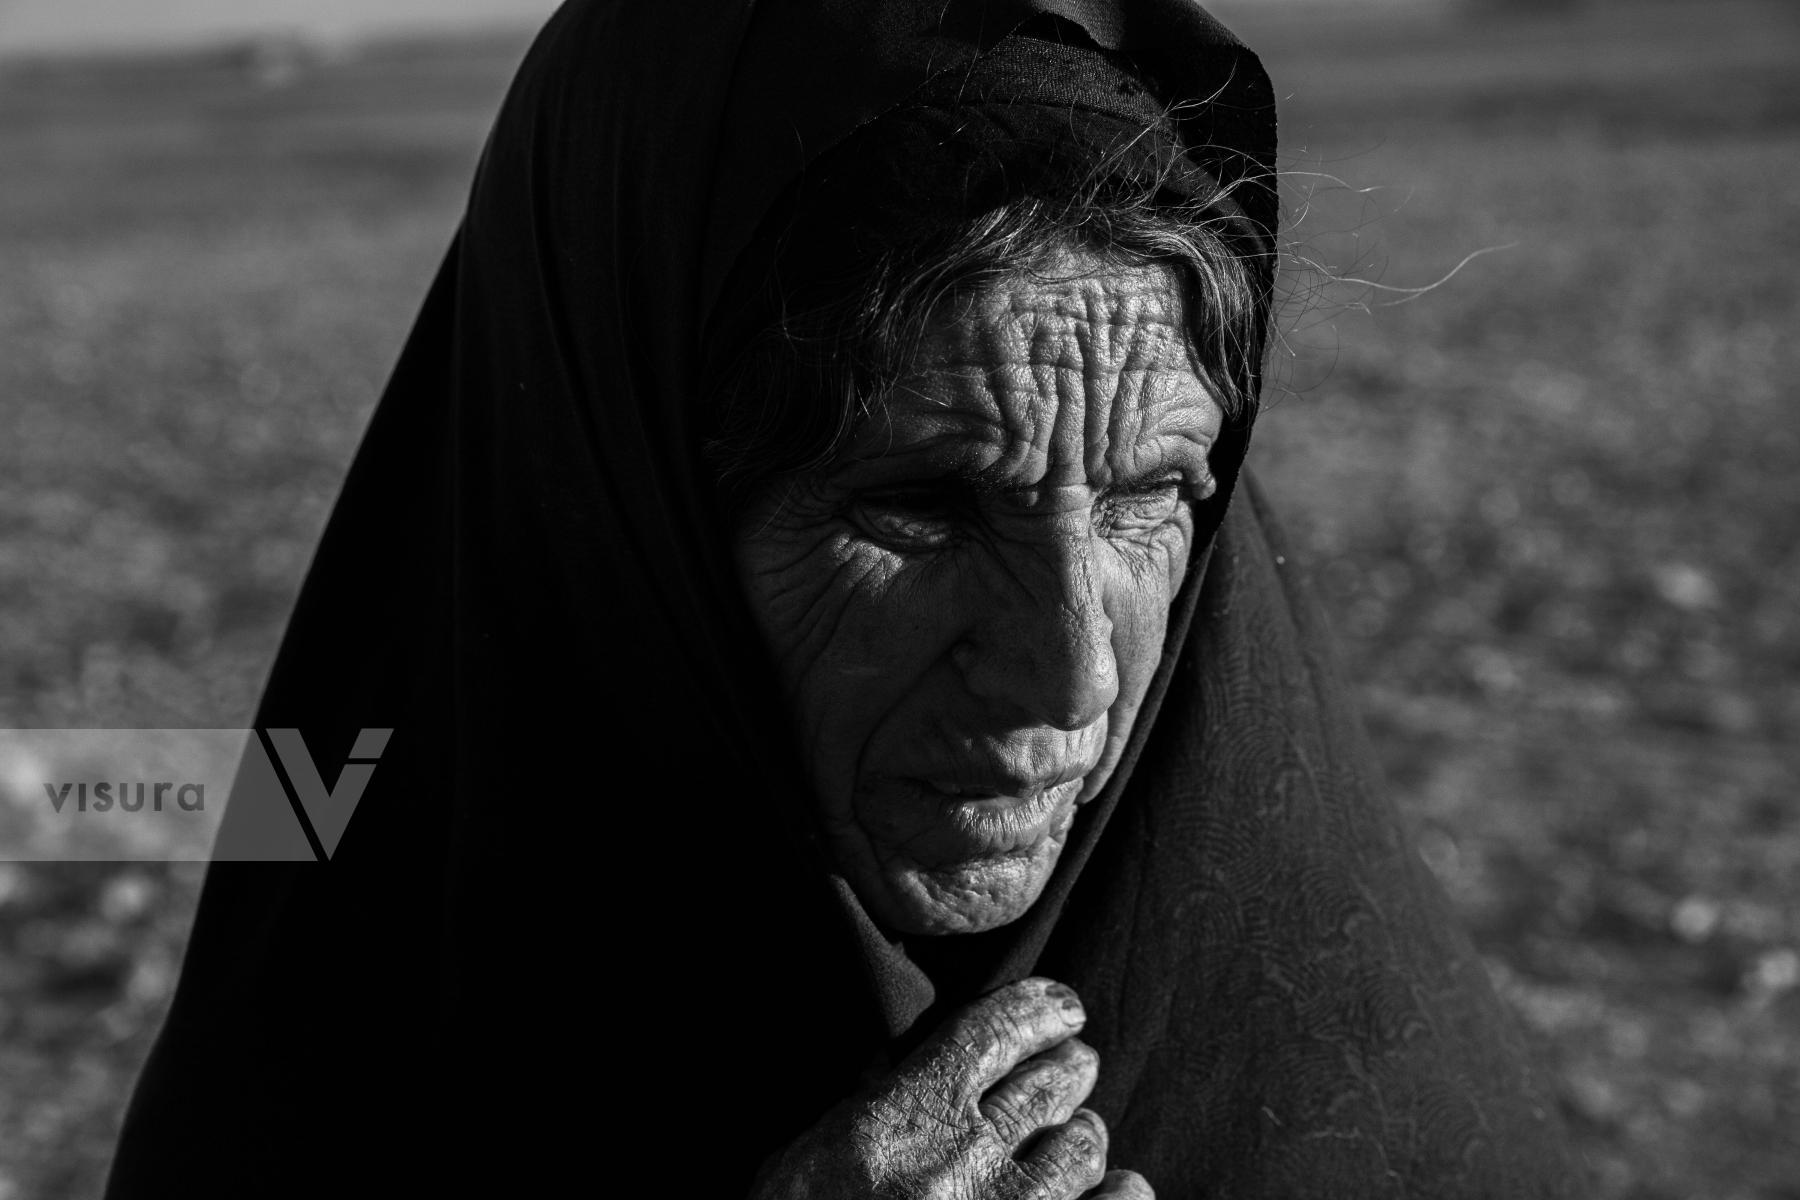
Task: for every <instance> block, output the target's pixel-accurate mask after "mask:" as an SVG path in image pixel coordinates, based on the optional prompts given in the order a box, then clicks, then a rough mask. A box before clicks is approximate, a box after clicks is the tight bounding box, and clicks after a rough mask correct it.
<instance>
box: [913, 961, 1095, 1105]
mask: <svg viewBox="0 0 1800 1200" xmlns="http://www.w3.org/2000/svg"><path fill="white" fill-rule="evenodd" d="M1086 1020H1087V1014H1086V1013H1085V1012H1083V1011H1082V1008H1081V1001H1080V1000H1079V999H1077V998H1076V995H1075V993H1074V991H1073V990H1072V989H1070V988H1068V987H1065V986H1063V985H1062V984H1060V983H1056V982H1054V981H1053V980H1049V979H1022V980H1020V981H1019V982H1018V983H1011V984H1008V985H1007V986H1005V987H1003V988H1000V989H998V990H996V991H993V992H990V993H989V994H988V995H986V996H983V997H982V998H981V999H979V1000H977V1001H976V1002H975V1003H973V1004H971V1005H969V1006H968V1007H967V1008H965V1009H963V1010H962V1011H961V1012H959V1013H957V1014H956V1015H955V1016H953V1017H951V1018H950V1019H949V1020H948V1021H946V1022H944V1024H943V1025H942V1026H940V1027H939V1028H938V1030H937V1031H936V1032H935V1033H933V1034H932V1036H931V1037H930V1038H929V1039H927V1040H926V1042H925V1044H924V1045H922V1046H920V1047H919V1048H918V1049H917V1050H915V1051H913V1053H912V1054H911V1055H910V1056H909V1057H908V1058H907V1060H906V1061H905V1062H904V1063H902V1064H901V1065H900V1068H899V1070H898V1071H897V1072H896V1074H897V1075H899V1076H900V1077H901V1078H902V1079H903V1080H905V1081H906V1082H908V1083H910V1084H911V1085H912V1086H913V1087H915V1088H919V1089H922V1090H923V1092H924V1093H925V1096H924V1097H921V1098H922V1099H926V1098H929V1099H938V1098H942V1099H947V1100H949V1101H951V1102H952V1103H954V1104H956V1105H958V1106H961V1105H969V1106H973V1105H974V1104H975V1103H976V1102H977V1101H978V1100H979V1099H980V1098H981V1096H982V1093H984V1092H986V1091H987V1090H988V1089H989V1088H990V1087H992V1086H993V1085H994V1084H995V1083H996V1082H998V1081H999V1080H1001V1079H1002V1078H1004V1077H1005V1076H1006V1075H1007V1073H1008V1072H1010V1071H1011V1070H1012V1069H1013V1068H1014V1067H1016V1066H1018V1065H1019V1064H1020V1063H1021V1062H1023V1061H1025V1060H1026V1059H1028V1058H1030V1057H1032V1056H1033V1055H1036V1054H1041V1053H1043V1052H1044V1051H1045V1050H1048V1049H1049V1048H1050V1047H1052V1046H1054V1045H1056V1044H1057V1043H1059V1042H1063V1041H1066V1040H1068V1039H1069V1038H1070V1037H1071V1036H1073V1035H1074V1034H1075V1032H1076V1031H1077V1030H1079V1029H1080V1028H1081V1026H1082V1025H1083V1024H1084V1023H1085V1022H1086Z"/></svg>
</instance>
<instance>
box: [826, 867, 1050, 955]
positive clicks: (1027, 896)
mask: <svg viewBox="0 0 1800 1200" xmlns="http://www.w3.org/2000/svg"><path fill="white" fill-rule="evenodd" d="M1060 850H1061V846H1060V845H1054V846H1043V847H1040V848H1039V851H1040V852H1039V853H1035V854H1008V855H999V856H996V857H993V858H977V859H970V860H968V861H966V862H960V863H954V864H951V865H949V866H944V867H932V868H926V867H923V866H920V865H918V864H916V863H906V862H902V863H890V864H889V865H888V867H887V869H886V870H884V871H883V872H882V876H881V879H880V880H879V882H878V883H877V886H876V887H874V888H871V889H868V890H867V891H868V893H873V894H867V893H865V894H864V895H863V902H864V903H865V904H867V905H869V907H870V908H871V910H873V914H874V916H875V917H876V918H877V919H878V920H880V921H881V922H882V923H883V924H884V925H886V926H888V927H889V928H890V929H892V930H894V931H895V932H898V933H904V934H956V933H981V932H983V931H985V930H989V929H998V928H999V927H1000V926H1002V925H1007V924H1010V923H1012V922H1013V921H1016V920H1018V919H1019V918H1020V917H1022V916H1024V915H1025V913H1026V911H1027V910H1029V909H1030V908H1031V906H1032V905H1033V904H1035V903H1036V902H1037V898H1038V896H1039V895H1041V894H1042V893H1043V890H1044V885H1045V884H1046V883H1048V882H1049V881H1050V874H1051V872H1052V871H1054V870H1055V869H1056V860H1057V857H1058V855H1059V852H1060ZM858 890H859V892H860V891H863V889H858Z"/></svg>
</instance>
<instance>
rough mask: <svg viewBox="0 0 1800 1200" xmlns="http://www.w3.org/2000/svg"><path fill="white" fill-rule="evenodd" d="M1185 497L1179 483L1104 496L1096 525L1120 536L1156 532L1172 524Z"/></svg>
mask: <svg viewBox="0 0 1800 1200" xmlns="http://www.w3.org/2000/svg"><path fill="white" fill-rule="evenodd" d="M1186 499H1187V496H1186V494H1185V492H1184V490H1183V487H1182V482H1181V480H1179V479H1164V480H1160V481H1158V482H1156V483H1151V484H1145V485H1143V486H1141V487H1133V488H1131V489H1129V490H1125V491H1114V492H1108V493H1107V494H1106V497H1105V499H1104V500H1103V501H1102V505H1101V521H1100V524H1101V525H1102V527H1103V528H1105V529H1106V530H1107V531H1109V532H1111V531H1117V532H1121V533H1132V532H1141V531H1145V530H1150V529H1156V528H1159V527H1161V526H1163V525H1166V524H1167V523H1168V522H1169V521H1171V520H1173V519H1174V517H1175V514H1176V513H1177V512H1179V511H1180V510H1181V506H1182V504H1183V503H1185V502H1186Z"/></svg>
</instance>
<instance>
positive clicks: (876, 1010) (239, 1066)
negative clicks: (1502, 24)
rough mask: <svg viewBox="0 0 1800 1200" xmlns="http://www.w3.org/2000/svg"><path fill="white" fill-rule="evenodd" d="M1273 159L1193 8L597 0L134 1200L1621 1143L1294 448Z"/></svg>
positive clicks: (136, 1137) (280, 671)
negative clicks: (1592, 1104)
mask: <svg viewBox="0 0 1800 1200" xmlns="http://www.w3.org/2000/svg"><path fill="white" fill-rule="evenodd" d="M1274 155H1275V126H1274V109H1273V101H1272V97H1271V92H1270V88H1269V84H1268V81H1267V78H1266V77H1265V75H1264V73H1263V71H1262V69H1261V67H1260V66H1259V65H1258V63H1257V60H1256V58H1255V57H1254V56H1253V55H1252V54H1251V53H1250V52H1249V51H1248V50H1247V49H1245V48H1244V47H1243V46H1242V45H1240V44H1239V43H1238V42H1237V41H1236V40H1235V39H1234V38H1232V36H1231V35H1230V34H1229V33H1227V32H1226V31H1225V30H1224V29H1223V28H1222V27H1220V26H1219V25H1218V24H1217V23H1216V22H1214V21H1213V20H1212V18H1211V17H1209V16H1208V15H1207V14H1206V13H1205V12H1204V11H1202V10H1201V9H1200V8H1198V7H1197V6H1195V5H1193V4H1191V3H1186V2H1184V0H1112V2H1104V0H1008V2H1004V3H986V4H982V3H974V2H972V0H949V2H947V3H946V2H944V0H930V2H922V0H763V2H762V3H759V4H758V5H756V6H754V7H751V6H749V5H747V4H744V3H742V2H737V3H731V2H725V0H718V2H713V3H707V4H692V5H674V4H666V5H665V4H651V3H630V4H627V3H623V2H616V3H598V2H585V0H574V2H572V3H570V4H568V5H567V6H566V7H565V8H564V9H563V10H562V11H561V12H560V13H559V14H558V16H557V17H556V18H555V19H554V20H553V21H552V22H551V24H550V26H549V28H548V29H547V30H546V32H545V33H544V35H543V36H542V37H541V38H540V39H539V41H538V43H537V45H536V47H535V48H534V49H533V51H532V53H531V55H530V57H529V59H528V60H527V61H526V63H525V65H524V67H523V69H522V70H521V72H520V75H519V78H518V81H517V83H516V85H515V86H514V89H513V91H512V94H511V96H510V97H509V99H508V101H507V104H506V106H505V110H504V111H503V113H502V114H501V117H500V120H499V123H498V125H497V126H496V128H495V130H494V132H493V136H492V138H491V140H490V142H489V144H488V147H487V151H486V154H485V156H484V158H483V160H482V164H481V168H480V172H479V175H478V177H477V180H476V183H475V187H474V191H473V195H472V197H471V200H470V204H469V209H468V213H467V217H466V220H465V222H464V224H463V227H462V229H461V232H460V234H459V235H458V238H457V241H456V244H455V245H454V246H453V248H452V250H451V253H450V254H449V256H448V258H447V260H446V262H445V265H444V268H443V270H442V273H441V274H440V276H439V278H438V280H437V283H436V285H435V286H434V287H433V289H432V291H431V293H430V295H429V297H428V298H427V300H426V303H425V307H424V311H423V313H422V315H421V316H420V318H419V322H418V325H417V328H416V329H415V331H414V333H413V336H412V338H411V341H410V342H409V343H408V346H407V348H406V352H405V354H404V356H403V357H402V359H401V361H400V364H399V367H398V369H397V370H396V372H395V375H394V378H393V381H392V383H391V385H390V387H389V389H388V391H387V394H386V396H385V397H384V398H383V400H382V403H381V406H380V408H379V410H378V412H377V414H376V416H375V419H374V422H373V424H372V426H371V428H370V430H369V432H368V435H367V438H366V440H365V442H364V444H363V446H362V449H361V451H360V453H359V455H358V458H357V462H356V465H355V468H354V470H353V472H352V474H351V477H350V480H349V482H348V484H347V485H346V487H345V490H344V493H343V496H342V498H341V499H340V501H339V503H338V507H337V510H336V513H335V515H334V517H333V519H332V522H331V525H330V528H329V530H328V531H327V533H326V536H325V540H324V543H323V545H322V547H321V549H320V551H319V555H318V558H317V560H316V562H315V563H314V565H313V568H312V572H311V575H310V577H309V579H308V581H307V585H306V588H305V590H304V592H303V594H302V597H301V600H300V603H299V606H298V609H297V611H296V613H295V615H294V618H293V622H292V625H291V627H290V629H289V632H288V636H287V640H286V642H285V644H284V646H283V648H282V653H281V656H280V659H279V662H278V663H277V665H276V668H275V671H274V674H273V676H272V678H271V680H270V683H269V686H268V692H267V696H266V699H265V701H264V706H263V709H262V712H261V714H260V716H259V721H258V723H259V724H260V725H263V726H277V727H290V726H292V727H299V728H301V729H303V730H304V731H305V733H306V735H307V738H308V743H309V745H310V746H311V748H312V750H313V754H314V757H315V758H317V759H318V760H320V761H327V760H332V761H340V760H341V759H342V758H343V757H345V756H346V755H347V753H348V750H349V747H350V745H351V744H352V742H353V740H354V738H355V737H356V733H357V731H358V730H359V729H361V728H364V727H379V728H392V729H394V730H395V733H394V735H393V738H392V741H391V742H390V743H389V747H388V749H387V751H386V752H385V753H384V755H383V756H382V758H381V761H380V763H379V766H378V767H377V769H376V772H375V774H374V777H373V780H372V782H371V784H370V786H369V788H368V790H367V792H366V793H365V795H364V798H363V800H362V802H361V805H360V807H359V808H358V809H357V811H356V813H355V818H354V821H353V822H352V824H351V825H350V827H349V830H348V832H347V833H346V834H345V836H344V838H343V841H342V843H341V844H340V845H339V847H338V849H337V852H336V854H335V856H334V857H333V861H331V862H330V863H329V864H325V863H317V864H312V863H309V864H303V865H292V866H280V865H274V864H256V863H243V864H233V863H218V864H215V866H214V868H213V870H212V873H211V875H210V876H209V879H208V882H207V888H206V892H205V896H204V899H203V902H202V905H201V911H200V915H199V918H198V921H197V924H196V927H195V930H194V935H193V941H192V947H191V950H190V952H189V957H188V962H187V965H186V969H185V973H184V976H183V979H182V983H181V987H180V990H179V994H178V995H177V997H176V1001H175V1004H174V1008H173V1011H172V1013H171V1015H170V1017H169V1020H168V1024H167V1026H166V1028H165V1030H164V1032H163V1035H162V1038H161V1040H160V1042H159V1043H158V1045H157V1048H156V1051H155V1054H154V1057H153V1058H152V1060H151V1062H150V1064H149V1066H148V1067H147V1069H146V1071H145V1073H144V1076H143V1080H142V1082H141V1083H140V1085H139V1088H138V1091H137V1094H136V1097H135V1099H134V1102H133V1105H132V1109H131V1114H130V1117H129V1119H128V1122H127V1126H126V1129H125V1133H124V1136H123V1139H122V1142H121V1146H120V1151H119V1155H118V1159H117V1163H116V1166H115V1169H114V1174H113V1178H112V1183H111V1194H112V1195H113V1196H116V1197H128V1196H163V1195H175V1194H179V1195H183V1196H200V1195H232V1196H240V1195H271V1194H280V1195H289V1194H292V1195H308V1196H314V1195H320V1194H339V1193H342V1192H344V1191H350V1192H354V1193H357V1194H363V1193H367V1194H381V1195H394V1194H420V1195H447V1194H453V1195H464V1194H468V1195H476V1194H481V1195H492V1194H507V1195H550V1194H558V1195H561V1194H569V1191H570V1189H581V1190H582V1191H584V1192H587V1191H595V1190H598V1191H599V1192H601V1193H602V1194H611V1193H621V1192H627V1191H649V1192H654V1193H656V1194H668V1195H680V1196H688V1195H692V1196H707V1197H715V1196H747V1195H754V1196H758V1197H770V1198H774V1197H796V1198H798V1197H873V1196H908V1197H923V1196H931V1197H941V1198H945V1200H952V1198H954V1200H987V1198H1012V1197H1038V1198H1045V1200H1061V1198H1065V1197H1075V1196H1079V1195H1094V1196H1114V1197H1119V1196H1138V1197H1143V1196H1150V1195H1152V1194H1154V1195H1159V1196H1163V1197H1165V1198H1174V1197H1201V1196H1207V1197H1215V1196H1216V1197H1226V1196H1230V1197H1262V1196H1317V1197H1333V1198H1342V1197H1351V1196H1375V1195H1380V1196H1420V1197H1425V1196H1430V1197H1465V1196H1526V1195H1552V1194H1565V1193H1568V1192H1571V1191H1573V1190H1574V1188H1575V1187H1576V1181H1575V1180H1574V1178H1573V1177H1572V1175H1571V1174H1570V1170H1569V1167H1568V1165H1567V1163H1566V1162H1565V1160H1564V1159H1563V1157H1562V1154H1561V1151H1560V1149H1559V1141H1558V1136H1557V1133H1556V1131H1555V1128H1554V1121H1553V1118H1552V1117H1551V1116H1550V1114H1549V1113H1548V1112H1547V1107H1546V1102H1545V1100H1544V1099H1543V1098H1542V1095H1541V1093H1540V1092H1539V1091H1538V1090H1537V1084H1536V1083H1535V1082H1534V1080H1533V1079H1532V1078H1531V1077H1530V1074H1529V1072H1528V1069H1527V1067H1526V1066H1525V1058H1524V1056H1523V1055H1522V1054H1521V1053H1520V1051H1519V1048H1518V1046H1517V1044H1516V1040H1515V1034H1514V1032H1513V1030H1512V1027H1511V1026H1510V1025H1509V1024H1508V1022H1507V1019H1506V1017H1505V1014H1504V1012H1503V1010H1502V1009H1501V1007H1500V1006H1499V1005H1498V1004H1497V1002H1496V1001H1495V999H1494V997H1493V995H1492V993H1491V992H1490V990H1489V988H1488V986H1487V984H1486V982H1485V979H1484V977H1483V974H1482V971H1481V968H1480V965H1479V963H1478V962H1477V960H1476V959H1475V958H1474V956H1473V955H1472V954H1471V952H1470V950H1469V948H1468V946H1467V944H1466V943H1465V942H1464V940H1463V939H1462V938H1461V937H1460V936H1459V935H1458V934H1456V933H1455V932H1454V931H1453V929H1452V926H1451V924H1450V922H1449V921H1448V919H1447V917H1446V914H1445V908H1444V904H1443V902H1442V900H1441V899H1440V897H1439V896H1438V894H1437V892H1436V891H1435V890H1434V888H1433V886H1432V885H1431V883H1430V881H1429V878H1428V877H1427V875H1426V873H1425V871H1424V870H1423V868H1422V867H1421V865H1420V864H1419V862H1418V860H1417V859H1416V858H1415V857H1414V855H1413V854H1412V853H1411V851H1410V850H1409V849H1408V847H1407V845H1406V842H1405V839H1404V837H1403V835H1402V832H1401V828H1400V825H1399V823H1398V821H1397V819H1396V817H1395V815H1394V813H1393V811H1392V809H1391V808H1390V807H1389V806H1388V805H1387V804H1386V803H1385V802H1384V801H1383V800H1381V799H1380V798H1379V795H1378V793H1377V792H1376V790H1375V789H1374V787H1373V784H1372V772H1371V770H1370V768H1369V767H1368V765H1367V759H1366V755H1365V753H1364V750H1363V748H1362V745H1361V742H1360V736H1359V734H1358V732H1357V729H1356V725H1355V722H1354V720H1353V719H1352V717H1351V716H1350V715H1349V713H1348V711H1347V705H1346V702H1345V697H1344V694H1343V691H1342V688H1341V685H1340V684H1339V683H1338V682H1337V680H1336V679H1335V677H1334V676H1333V674H1332V671H1331V667H1330V656H1329V654H1328V653H1327V652H1326V651H1325V649H1324V644H1325V642H1324V637H1323V634H1322V632H1321V629H1320V625H1319V622H1318V619H1317V618H1316V617H1315V615H1314V614H1313V611H1312V609H1311V607H1310V604H1309V602H1308V601H1307V600H1306V598H1305V595H1304V592H1303V591H1302V590H1301V588H1300V587H1299V585H1298V584H1297V583H1296V581H1295V579H1294V578H1293V575H1292V568H1291V567H1290V566H1289V565H1288V560H1287V558H1286V557H1285V556H1284V554H1283V552H1282V550H1281V547H1280V544H1279V542H1278V541H1277V540H1276V535H1275V533H1274V531H1273V529H1272V527H1271V523H1270V520H1269V517H1268V513H1267V510H1266V508H1265V506H1264V504H1263V501H1262V500H1261V498H1260V497H1259V496H1258V494H1257V493H1256V491H1255V489H1254V487H1252V486H1251V485H1250V483H1249V481H1248V479H1247V478H1246V477H1244V476H1242V474H1241V471H1240V468H1241V466H1242V463H1243V458H1244V453H1245V448H1246V442H1247V437H1248V434H1249V430H1250V426H1251V422H1252V419H1253V418H1254V416H1255V413H1256V406H1257V393H1258V385H1259V368H1260V361H1261V356H1262V351H1263V347H1264V344H1265V341H1266V339H1267V334H1268V328H1269V319H1270V313H1269V309H1270V294H1271V288H1272V281H1273V276H1274V270H1275V261H1276V257H1277V249H1276V247H1277V240H1276V239H1277V204H1276V199H1275V189H1274V186H1273V163H1274ZM551 1189H555V1191H554V1192H552V1191H551Z"/></svg>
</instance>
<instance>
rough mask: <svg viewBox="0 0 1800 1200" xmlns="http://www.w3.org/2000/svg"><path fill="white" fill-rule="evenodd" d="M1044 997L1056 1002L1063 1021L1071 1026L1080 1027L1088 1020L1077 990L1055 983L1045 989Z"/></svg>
mask: <svg viewBox="0 0 1800 1200" xmlns="http://www.w3.org/2000/svg"><path fill="white" fill-rule="evenodd" d="M1044 995H1046V996H1048V997H1050V998H1051V999H1052V1000H1055V1001H1056V1003H1057V1007H1058V1008H1059V1009H1060V1010H1061V1012H1062V1019H1063V1020H1065V1021H1067V1022H1068V1023H1069V1024H1071V1025H1079V1024H1081V1023H1082V1022H1083V1021H1085V1020H1087V1010H1086V1009H1084V1008H1082V1007H1081V997H1079V996H1077V995H1076V994H1075V989H1074V988H1072V987H1067V986H1065V985H1063V984H1060V983H1053V984H1051V985H1050V986H1049V987H1047V988H1045V989H1044Z"/></svg>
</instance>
